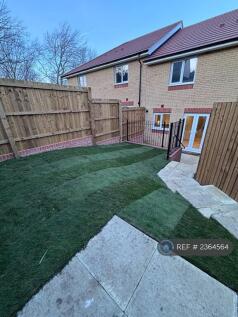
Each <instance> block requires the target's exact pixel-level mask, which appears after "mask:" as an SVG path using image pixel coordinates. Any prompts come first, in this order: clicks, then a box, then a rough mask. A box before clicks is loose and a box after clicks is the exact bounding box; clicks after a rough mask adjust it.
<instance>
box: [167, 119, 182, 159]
mask: <svg viewBox="0 0 238 317" xmlns="http://www.w3.org/2000/svg"><path fill="white" fill-rule="evenodd" d="M183 128H184V119H180V120H179V121H176V122H171V123H170V129H169V141H168V150H167V159H169V157H170V155H171V154H172V153H173V151H174V150H176V149H178V148H180V147H182V148H184V145H183V143H182V136H183Z"/></svg>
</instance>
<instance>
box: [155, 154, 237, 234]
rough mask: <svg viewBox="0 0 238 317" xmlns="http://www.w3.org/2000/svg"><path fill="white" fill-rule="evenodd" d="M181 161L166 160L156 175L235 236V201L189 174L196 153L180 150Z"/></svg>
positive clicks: (191, 171)
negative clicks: (168, 161)
mask: <svg viewBox="0 0 238 317" xmlns="http://www.w3.org/2000/svg"><path fill="white" fill-rule="evenodd" d="M181 161H182V163H179V162H170V163H169V164H167V165H166V167H165V168H164V169H162V170H160V171H159V173H158V176H159V177H160V178H161V179H162V180H163V181H164V182H165V184H166V185H167V187H168V188H169V189H170V190H172V191H173V192H178V193H179V194H180V195H182V196H183V197H184V198H185V199H186V200H188V201H189V202H190V203H191V204H192V205H193V206H194V207H195V208H197V210H198V211H199V212H200V213H201V214H202V215H203V216H204V217H206V218H210V217H212V218H214V219H215V220H217V221H218V222H219V223H220V224H221V225H222V226H223V227H224V228H226V229H227V230H228V231H229V232H230V233H231V234H233V235H234V236H235V237H236V238H237V239H238V203H237V202H236V201H234V200H233V199H232V198H230V197H229V196H228V195H226V194H225V193H224V192H222V191H221V190H220V189H218V188H217V187H216V186H214V185H205V186H201V185H200V184H199V183H198V182H197V181H196V180H195V179H194V178H193V177H194V173H195V172H196V168H197V163H198V158H197V157H195V156H193V155H188V154H186V155H185V154H183V156H182V160H181ZM225 213H226V215H223V214H225ZM218 214H221V215H218Z"/></svg>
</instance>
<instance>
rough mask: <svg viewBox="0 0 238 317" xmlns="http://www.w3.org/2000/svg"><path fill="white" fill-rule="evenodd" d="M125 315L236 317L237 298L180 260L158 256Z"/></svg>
mask: <svg viewBox="0 0 238 317" xmlns="http://www.w3.org/2000/svg"><path fill="white" fill-rule="evenodd" d="M126 314H127V315H128V316H129V317H138V316H147V317H171V316H173V317H191V316H192V317H201V316H203V317H212V316H213V317H235V316H237V296H236V294H235V292H233V291H232V290H230V289H229V288H227V287H226V286H224V285H223V284H221V283H219V282H218V281H216V280H215V279H213V278H212V277H210V276H209V275H207V274H206V273H204V272H202V271H201V270H199V269H198V268H196V267H195V266H193V265H192V264H190V263H189V262H187V261H185V260H184V259H182V258H181V257H179V256H172V257H171V256H163V255H161V254H159V253H158V252H155V253H154V256H153V258H152V260H151V262H150V264H149V266H148V269H147V270H146V272H145V274H144V276H143V278H142V280H141V282H140V284H139V286H138V288H137V289H136V291H135V293H134V295H133V298H132V299H131V301H130V303H129V305H128V307H127V309H126Z"/></svg>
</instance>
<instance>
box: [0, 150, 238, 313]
mask: <svg viewBox="0 0 238 317" xmlns="http://www.w3.org/2000/svg"><path fill="white" fill-rule="evenodd" d="M165 157H166V154H165V152H164V151H162V150H158V149H152V148H150V147H144V146H137V145H129V144H119V145H111V146H96V147H88V148H75V149H65V150H61V151H54V152H48V153H43V154H39V155H35V156H31V157H28V158H24V159H19V160H11V161H8V162H4V163H1V164H0V208H1V210H0V224H1V226H0V251H1V254H0V316H1V317H9V316H12V315H15V313H16V312H17V311H18V310H19V309H20V308H21V307H22V306H23V305H24V304H25V303H26V301H27V300H28V299H29V298H30V297H31V296H32V295H33V294H34V293H36V292H37V290H38V289H39V288H40V287H41V286H42V285H44V284H45V283H46V282H47V281H48V280H49V279H50V278H51V277H52V276H54V275H55V274H56V273H57V272H59V271H60V270H61V269H62V268H63V267H64V266H65V265H66V264H67V262H68V261H69V259H70V258H71V257H72V256H74V254H75V253H76V252H78V251H79V250H80V249H82V248H83V247H85V246H86V244H87V242H88V240H89V239H90V238H92V237H93V236H94V235H95V234H97V233H98V232H99V231H100V229H101V228H102V227H103V226H104V225H105V224H106V223H107V222H108V221H109V220H110V219H111V217H112V216H113V215H115V214H117V215H118V216H120V217H121V218H123V219H125V220H126V221H128V222H129V223H131V224H133V225H134V226H136V227H137V228H139V229H141V230H143V231H144V232H146V233H148V234H149V235H150V236H152V237H154V238H155V239H163V238H172V237H183V238H196V237H197V238H227V239H229V240H231V241H232V242H233V244H234V251H233V253H232V254H231V255H230V256H227V257H190V258H188V260H189V261H191V262H192V263H194V264H195V265H196V266H198V267H200V268H201V269H202V270H204V271H206V272H208V273H209V274H210V275H212V276H214V277H215V278H216V279H218V280H219V281H221V282H222V283H224V284H226V285H228V286H229V287H231V288H233V289H235V290H238V278H237V277H238V265H237V263H238V251H237V250H238V248H237V246H238V244H237V241H236V240H235V239H234V238H233V237H232V236H231V235H230V234H229V233H228V232H227V231H226V230H225V229H224V228H222V227H221V226H220V225H219V224H218V223H216V222H215V221H213V220H208V219H206V218H204V217H202V216H201V215H200V214H199V213H198V211H197V210H196V209H194V208H193V207H192V206H191V205H190V204H189V203H188V202H187V201H186V200H185V199H183V198H182V197H181V196H180V195H178V194H174V193H172V192H171V191H170V190H169V189H168V188H167V187H166V186H165V184H164V183H163V182H162V181H161V180H160V179H159V177H158V176H157V172H158V171H159V170H160V169H162V168H163V167H164V166H165V165H166V164H167V161H166V159H165ZM44 254H45V256H44V258H43V260H42V261H41V259H42V256H43V255H44Z"/></svg>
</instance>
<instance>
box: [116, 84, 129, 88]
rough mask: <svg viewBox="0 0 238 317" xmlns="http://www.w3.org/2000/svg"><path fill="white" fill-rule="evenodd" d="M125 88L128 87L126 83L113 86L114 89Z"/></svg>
mask: <svg viewBox="0 0 238 317" xmlns="http://www.w3.org/2000/svg"><path fill="white" fill-rule="evenodd" d="M125 87H128V83H124V84H114V88H125Z"/></svg>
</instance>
